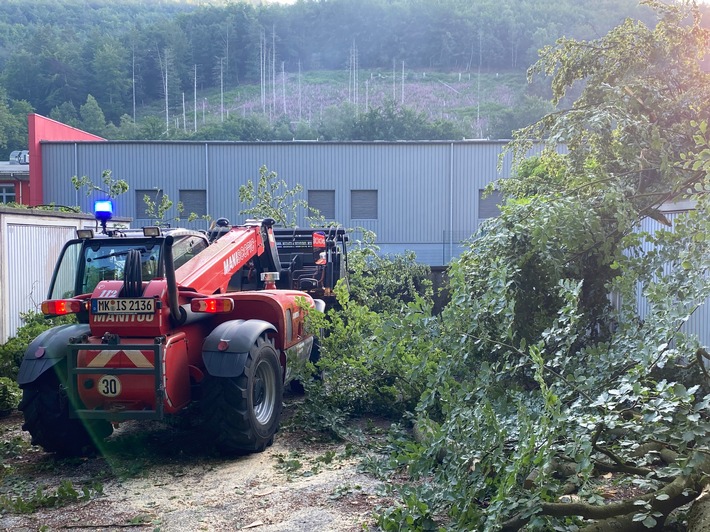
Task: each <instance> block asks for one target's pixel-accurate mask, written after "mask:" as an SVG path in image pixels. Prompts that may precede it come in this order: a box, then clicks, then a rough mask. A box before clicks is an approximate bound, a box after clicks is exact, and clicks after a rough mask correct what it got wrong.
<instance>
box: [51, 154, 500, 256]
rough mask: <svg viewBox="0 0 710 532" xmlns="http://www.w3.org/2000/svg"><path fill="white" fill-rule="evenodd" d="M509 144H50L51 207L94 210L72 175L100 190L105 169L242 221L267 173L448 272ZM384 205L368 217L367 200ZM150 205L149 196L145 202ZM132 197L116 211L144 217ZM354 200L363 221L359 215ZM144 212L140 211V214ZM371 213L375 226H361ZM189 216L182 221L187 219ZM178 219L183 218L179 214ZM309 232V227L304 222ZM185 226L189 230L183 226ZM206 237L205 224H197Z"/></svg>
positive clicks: (343, 219)
mask: <svg viewBox="0 0 710 532" xmlns="http://www.w3.org/2000/svg"><path fill="white" fill-rule="evenodd" d="M505 144H506V142H505V141H458V142H434V141H432V142H118V141H104V142H43V143H42V144H41V150H42V160H43V189H44V201H45V203H48V202H55V203H57V204H61V205H78V206H80V207H81V208H82V210H84V211H90V209H91V201H92V198H90V197H86V196H85V195H84V194H82V193H80V192H77V191H76V190H74V188H73V187H72V186H71V184H70V179H71V177H72V176H74V175H76V176H88V177H90V178H91V179H92V180H93V181H94V183H96V184H97V185H99V186H101V175H102V172H103V171H104V170H111V172H112V175H113V177H114V178H115V179H125V180H126V181H127V182H128V183H129V184H130V186H131V189H132V190H133V191H136V190H140V191H143V190H157V189H160V190H162V191H163V192H164V193H165V194H167V195H168V196H169V197H170V198H171V199H173V200H175V201H177V200H178V198H179V197H180V191H187V190H190V191H195V190H204V191H206V194H205V197H206V203H207V205H206V211H207V213H208V214H209V215H211V216H212V217H213V218H218V217H222V216H224V217H227V218H229V219H230V220H232V222H241V221H243V217H240V216H239V214H238V213H239V211H240V210H243V209H244V208H245V207H246V206H243V205H240V204H239V200H238V197H239V187H240V186H241V185H244V184H245V183H247V181H249V180H252V181H253V182H255V183H256V182H257V181H258V178H259V168H260V167H261V166H263V165H265V166H266V167H267V168H268V169H269V170H271V171H274V172H276V173H277V174H278V178H279V179H280V180H284V181H285V182H286V183H287V185H288V187H289V188H293V187H295V186H296V185H301V186H302V187H303V189H304V190H303V194H302V198H303V199H306V198H307V194H308V191H309V190H318V191H323V190H332V191H334V195H333V196H334V212H335V217H334V218H335V220H337V221H338V222H340V223H342V224H343V225H344V226H345V227H352V228H363V229H366V230H370V231H374V232H375V234H376V235H377V244H378V245H379V246H380V249H381V251H382V252H383V253H400V252H402V251H404V250H413V251H415V252H416V253H417V259H418V260H419V261H421V262H424V263H427V264H430V265H443V264H447V263H448V262H449V260H450V259H451V257H452V256H455V255H457V254H458V253H459V252H460V242H461V241H462V240H463V239H465V238H468V237H469V236H471V235H472V234H473V233H474V232H475V231H476V228H477V226H478V221H479V220H478V218H479V216H478V203H479V190H480V189H482V188H484V187H485V186H486V185H487V184H488V183H490V182H491V181H493V180H495V179H497V178H499V177H508V176H509V175H510V159H509V158H506V160H504V161H503V164H502V167H501V170H500V171H499V170H498V163H499V155H500V154H501V152H502V150H503V148H504V147H505ZM358 191H369V193H368V195H369V197H373V198H375V197H376V201H377V208H376V216H375V217H373V214H372V213H373V212H374V207H373V208H371V209H363V208H362V207H363V205H362V204H361V203H359V204H358V201H362V198H363V195H362V194H360V195H358V194H357V192H358ZM141 197H142V195H141ZM139 201H140V199H139V198H136V195H135V194H134V193H131V192H129V193H127V194H125V195H122V196H121V197H119V198H117V200H116V212H118V213H120V214H121V215H122V216H128V217H131V218H136V220H135V224H136V225H144V224H147V223H149V220H146V219H141V218H138V214H139V212H140V211H139V210H138V208H137V202H139ZM353 201H355V207H356V212H353V210H352V206H353V203H352V202H353ZM138 207H140V205H138ZM358 212H359V213H363V212H364V213H366V214H365V215H366V216H369V218H360V217H358ZM187 214H188V213H184V215H183V218H184V217H186V216H187ZM172 216H175V213H172ZM298 223H299V225H306V220H305V219H300V220H299V221H298ZM181 224H183V225H188V224H185V221H184V220H183V221H182V222H181ZM191 225H192V227H195V228H204V227H205V226H206V222H204V221H201V222H195V223H193V224H191Z"/></svg>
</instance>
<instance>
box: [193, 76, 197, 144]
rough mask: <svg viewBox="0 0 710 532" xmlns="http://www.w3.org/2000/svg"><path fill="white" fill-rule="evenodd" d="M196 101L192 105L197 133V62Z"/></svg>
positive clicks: (194, 91)
mask: <svg viewBox="0 0 710 532" xmlns="http://www.w3.org/2000/svg"><path fill="white" fill-rule="evenodd" d="M193 94H194V98H195V99H194V102H193V105H192V108H193V111H194V115H195V133H197V64H195V87H194V89H193Z"/></svg>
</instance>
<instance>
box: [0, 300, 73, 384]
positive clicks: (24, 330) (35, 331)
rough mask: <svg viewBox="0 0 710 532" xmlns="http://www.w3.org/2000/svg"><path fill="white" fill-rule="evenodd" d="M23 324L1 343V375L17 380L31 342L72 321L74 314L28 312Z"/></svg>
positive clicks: (25, 314) (24, 316)
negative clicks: (54, 315)
mask: <svg viewBox="0 0 710 532" xmlns="http://www.w3.org/2000/svg"><path fill="white" fill-rule="evenodd" d="M21 317H22V321H23V324H22V326H21V327H20V328H19V329H17V332H16V333H15V336H12V337H11V338H9V339H8V341H7V342H6V343H4V344H2V345H0V377H8V378H10V379H12V380H15V378H16V377H17V372H18V370H19V369H20V362H22V357H23V356H24V354H25V351H26V349H27V347H28V346H29V344H30V342H31V341H32V340H34V339H35V338H36V337H37V336H38V335H39V334H40V333H41V332H42V331H45V330H47V329H50V328H52V327H56V326H57V325H61V324H64V323H71V322H72V321H73V317H72V316H62V317H57V318H45V317H44V315H43V314H41V313H39V312H27V313H24V314H22V315H21Z"/></svg>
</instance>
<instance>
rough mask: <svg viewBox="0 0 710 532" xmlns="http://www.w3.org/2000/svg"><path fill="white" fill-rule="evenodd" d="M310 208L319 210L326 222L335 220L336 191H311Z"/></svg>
mask: <svg viewBox="0 0 710 532" xmlns="http://www.w3.org/2000/svg"><path fill="white" fill-rule="evenodd" d="M308 207H309V209H315V210H317V211H318V213H319V214H320V215H321V216H323V217H324V218H325V219H326V220H335V190H309V191H308ZM308 214H309V216H312V215H313V214H315V213H313V212H309V213H308Z"/></svg>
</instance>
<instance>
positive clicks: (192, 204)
mask: <svg viewBox="0 0 710 532" xmlns="http://www.w3.org/2000/svg"><path fill="white" fill-rule="evenodd" d="M180 203H182V209H183V210H182V212H183V214H184V215H185V216H190V215H191V214H196V215H197V216H205V215H206V214H207V191H206V190H181V191H180Z"/></svg>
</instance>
